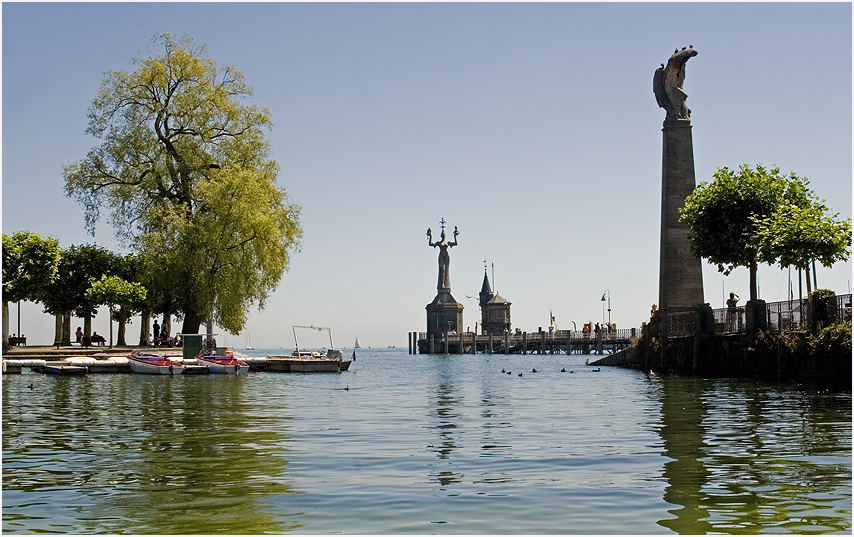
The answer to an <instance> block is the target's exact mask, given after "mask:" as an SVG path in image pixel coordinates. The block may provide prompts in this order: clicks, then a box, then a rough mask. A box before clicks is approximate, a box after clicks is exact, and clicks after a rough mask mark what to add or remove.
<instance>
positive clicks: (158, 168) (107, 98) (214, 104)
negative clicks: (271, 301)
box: [64, 34, 302, 333]
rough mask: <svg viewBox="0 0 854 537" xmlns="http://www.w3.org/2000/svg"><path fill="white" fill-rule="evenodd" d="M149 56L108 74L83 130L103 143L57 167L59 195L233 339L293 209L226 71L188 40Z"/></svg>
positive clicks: (266, 278)
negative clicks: (107, 224) (128, 245)
mask: <svg viewBox="0 0 854 537" xmlns="http://www.w3.org/2000/svg"><path fill="white" fill-rule="evenodd" d="M153 43H154V45H155V46H156V47H159V48H161V49H162V53H161V54H159V55H152V56H150V57H146V58H137V59H134V60H133V63H134V64H135V65H136V70H135V71H133V72H130V73H128V72H124V71H108V72H107V73H106V75H105V78H104V80H103V81H102V83H101V87H100V89H99V91H98V94H97V96H96V97H95V98H94V99H93V101H92V106H91V108H90V109H89V128H88V129H87V132H88V133H89V134H92V135H93V136H95V137H97V138H99V139H101V140H102V143H101V145H99V146H97V147H95V148H94V149H92V150H91V151H90V152H89V154H88V155H87V156H86V158H85V159H83V160H81V161H79V162H76V163H73V164H70V165H67V166H66V167H65V169H64V177H65V183H66V193H67V194H68V195H69V196H71V197H73V198H74V199H76V200H77V201H78V202H79V203H81V204H82V205H83V207H84V211H85V221H86V226H87V228H88V230H89V231H90V233H93V234H94V229H95V224H96V223H97V221H98V220H99V218H100V211H101V208H102V207H104V206H106V207H107V208H108V209H109V210H110V211H111V216H110V219H111V223H112V225H113V227H114V228H115V230H116V234H117V236H118V237H119V238H123V239H128V240H132V242H133V245H134V248H135V250H136V252H137V253H138V254H139V255H140V257H141V258H142V260H143V263H144V265H145V266H146V268H147V270H150V271H155V272H159V273H160V274H162V275H163V278H162V280H163V281H164V282H166V283H167V284H168V286H169V287H168V289H169V292H170V294H171V295H172V296H174V297H176V300H177V302H178V304H179V306H180V309H181V312H180V313H183V315H184V326H183V328H182V331H183V332H184V333H193V332H196V331H197V330H198V327H199V324H200V322H201V320H202V319H210V320H213V321H215V322H216V323H217V324H218V325H219V326H221V327H222V328H224V329H226V330H230V331H233V332H236V331H239V330H240V329H241V328H242V327H243V324H244V323H245V319H246V315H247V313H248V307H249V306H250V305H252V304H256V303H257V304H258V306H259V307H263V306H264V302H265V300H266V298H267V297H268V296H269V293H270V292H272V291H273V290H274V289H275V288H276V287H277V285H278V283H279V281H280V280H281V277H282V275H283V273H284V271H285V270H286V269H287V267H288V262H289V255H290V252H291V251H293V250H295V249H296V248H297V247H298V245H299V240H300V238H301V237H302V230H301V227H300V223H299V207H297V206H296V205H294V204H292V203H290V202H289V199H288V197H287V194H286V192H285V191H284V189H281V188H279V187H278V186H277V185H276V176H277V174H278V171H279V166H278V164H277V163H276V161H275V160H273V159H272V158H271V157H270V146H269V142H267V141H266V140H265V138H264V130H266V129H269V128H270V127H271V124H272V123H271V120H270V114H269V111H268V110H267V109H265V108H259V107H257V106H254V105H246V104H243V103H242V100H243V99H245V98H247V97H249V96H251V95H252V89H251V88H250V87H249V85H248V84H247V83H246V82H245V81H244V78H243V75H242V74H241V73H240V72H239V71H237V70H236V69H235V68H234V67H231V66H226V67H223V68H218V67H217V65H216V63H215V62H214V61H213V60H211V59H208V58H206V57H205V55H206V53H207V51H206V49H205V47H197V46H196V45H195V44H194V42H193V40H192V38H190V37H187V36H185V37H183V38H180V39H178V38H176V37H175V36H173V35H171V34H163V35H161V36H159V37H157V38H155V39H154V42H153Z"/></svg>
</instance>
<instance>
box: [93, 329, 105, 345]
mask: <svg viewBox="0 0 854 537" xmlns="http://www.w3.org/2000/svg"><path fill="white" fill-rule="evenodd" d="M91 339H92V343H97V344H98V346H101V347H103V346H104V345H105V344H106V343H107V340H105V339H104V336H99V335H98V332H92V338H91Z"/></svg>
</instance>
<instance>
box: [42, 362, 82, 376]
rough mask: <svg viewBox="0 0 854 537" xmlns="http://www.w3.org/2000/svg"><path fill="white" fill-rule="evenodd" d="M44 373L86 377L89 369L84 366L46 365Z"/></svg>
mask: <svg viewBox="0 0 854 537" xmlns="http://www.w3.org/2000/svg"><path fill="white" fill-rule="evenodd" d="M44 372H45V373H47V374H49V375H85V374H86V373H88V372H89V368H88V367H86V366H82V365H57V364H45V366H44Z"/></svg>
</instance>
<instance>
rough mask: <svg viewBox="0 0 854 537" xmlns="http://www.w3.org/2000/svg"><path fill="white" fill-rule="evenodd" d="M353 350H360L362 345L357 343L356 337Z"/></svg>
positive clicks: (357, 338)
mask: <svg viewBox="0 0 854 537" xmlns="http://www.w3.org/2000/svg"><path fill="white" fill-rule="evenodd" d="M353 348H354V349H361V348H362V344H361V343H359V337H358V336H356V343H354V344H353Z"/></svg>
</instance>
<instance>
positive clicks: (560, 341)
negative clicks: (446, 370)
mask: <svg viewBox="0 0 854 537" xmlns="http://www.w3.org/2000/svg"><path fill="white" fill-rule="evenodd" d="M639 336H640V329H639V328H621V329H618V330H602V331H600V332H599V333H598V334H596V333H591V332H588V331H576V330H549V331H545V330H538V331H536V332H532V333H530V334H529V333H528V332H521V331H517V332H515V333H512V334H511V333H509V332H505V333H504V334H502V335H495V334H475V333H473V332H463V333H450V334H449V335H448V336H447V337H441V336H440V337H439V338H436V337H429V336H428V334H427V332H410V333H409V334H408V339H409V353H410V354H477V353H483V354H604V351H606V350H607V351H609V352H616V351H618V350H620V349H624V348H627V347H630V346H631V345H632V343H633V342H635V341H637V338H638V337H639Z"/></svg>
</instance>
